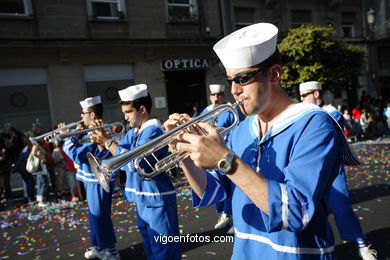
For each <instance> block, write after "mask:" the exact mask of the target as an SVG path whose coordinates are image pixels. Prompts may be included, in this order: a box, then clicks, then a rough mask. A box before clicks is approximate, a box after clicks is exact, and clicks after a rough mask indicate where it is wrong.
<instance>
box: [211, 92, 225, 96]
mask: <svg viewBox="0 0 390 260" xmlns="http://www.w3.org/2000/svg"><path fill="white" fill-rule="evenodd" d="M223 95H224V93H222V92H218V93H210V96H217V97H218V96H223Z"/></svg>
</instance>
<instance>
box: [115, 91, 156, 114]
mask: <svg viewBox="0 0 390 260" xmlns="http://www.w3.org/2000/svg"><path fill="white" fill-rule="evenodd" d="M121 105H122V106H123V105H132V106H133V107H134V108H135V109H137V110H139V108H140V107H141V106H144V107H145V108H146V110H147V111H148V113H149V114H150V112H151V111H152V97H151V96H150V94H149V93H148V95H147V96H146V97H141V98H138V99H136V100H133V101H121Z"/></svg>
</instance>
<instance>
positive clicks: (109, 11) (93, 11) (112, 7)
mask: <svg viewBox="0 0 390 260" xmlns="http://www.w3.org/2000/svg"><path fill="white" fill-rule="evenodd" d="M87 10H88V16H89V17H91V18H95V19H101V20H119V19H124V18H125V3H124V0H87Z"/></svg>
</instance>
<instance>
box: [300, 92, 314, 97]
mask: <svg viewBox="0 0 390 260" xmlns="http://www.w3.org/2000/svg"><path fill="white" fill-rule="evenodd" d="M313 93H314V91H312V92H307V93H305V94H302V95H300V96H301V98H305V97H307V96H308V95H311V94H313Z"/></svg>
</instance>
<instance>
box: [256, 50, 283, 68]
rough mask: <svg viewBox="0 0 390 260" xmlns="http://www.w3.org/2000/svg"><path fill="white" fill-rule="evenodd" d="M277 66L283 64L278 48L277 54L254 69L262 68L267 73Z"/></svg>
mask: <svg viewBox="0 0 390 260" xmlns="http://www.w3.org/2000/svg"><path fill="white" fill-rule="evenodd" d="M275 64H280V65H281V64H282V59H281V56H280V52H279V49H278V47H276V50H275V52H274V53H273V54H272V55H271V56H269V57H268V58H267V59H266V60H264V61H262V62H260V63H259V64H257V65H255V66H253V67H256V68H260V69H261V70H262V71H263V72H265V71H267V70H268V69H269V68H270V67H271V66H273V65H275Z"/></svg>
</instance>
